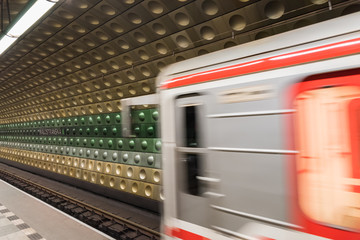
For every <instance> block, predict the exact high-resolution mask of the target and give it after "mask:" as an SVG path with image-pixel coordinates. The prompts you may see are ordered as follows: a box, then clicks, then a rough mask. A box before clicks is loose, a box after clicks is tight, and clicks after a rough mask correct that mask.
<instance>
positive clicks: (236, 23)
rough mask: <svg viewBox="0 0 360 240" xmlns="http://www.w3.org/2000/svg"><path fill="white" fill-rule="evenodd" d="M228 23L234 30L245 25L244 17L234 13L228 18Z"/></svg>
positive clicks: (238, 29) (239, 29)
mask: <svg viewBox="0 0 360 240" xmlns="http://www.w3.org/2000/svg"><path fill="white" fill-rule="evenodd" d="M229 25H230V27H231V28H232V29H233V30H234V31H241V30H243V29H244V28H245V26H246V21H245V18H244V17H243V16H241V15H234V16H232V17H230V19H229Z"/></svg>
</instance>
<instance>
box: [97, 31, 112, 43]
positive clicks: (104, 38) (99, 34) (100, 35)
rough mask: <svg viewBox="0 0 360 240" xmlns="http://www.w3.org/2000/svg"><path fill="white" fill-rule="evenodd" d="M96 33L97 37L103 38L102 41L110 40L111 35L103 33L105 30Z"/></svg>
mask: <svg viewBox="0 0 360 240" xmlns="http://www.w3.org/2000/svg"><path fill="white" fill-rule="evenodd" d="M95 35H96V37H97V38H99V39H100V40H102V41H107V40H109V37H108V36H107V35H106V34H105V33H103V32H100V31H97V32H96V33H95Z"/></svg>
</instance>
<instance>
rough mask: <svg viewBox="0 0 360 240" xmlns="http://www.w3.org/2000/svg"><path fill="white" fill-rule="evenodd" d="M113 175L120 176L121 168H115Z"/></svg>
mask: <svg viewBox="0 0 360 240" xmlns="http://www.w3.org/2000/svg"><path fill="white" fill-rule="evenodd" d="M115 173H116V174H117V175H121V166H117V167H116V170H115Z"/></svg>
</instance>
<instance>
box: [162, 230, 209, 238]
mask: <svg viewBox="0 0 360 240" xmlns="http://www.w3.org/2000/svg"><path fill="white" fill-rule="evenodd" d="M165 234H166V235H169V236H170V237H175V238H178V239H183V240H210V239H209V238H206V237H203V236H201V235H198V234H195V233H192V232H189V231H186V230H184V229H181V228H167V229H166V231H165Z"/></svg>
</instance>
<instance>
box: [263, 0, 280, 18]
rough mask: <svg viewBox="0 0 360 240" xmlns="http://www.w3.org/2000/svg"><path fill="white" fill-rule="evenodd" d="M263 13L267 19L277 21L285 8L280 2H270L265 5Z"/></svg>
mask: <svg viewBox="0 0 360 240" xmlns="http://www.w3.org/2000/svg"><path fill="white" fill-rule="evenodd" d="M264 12H265V16H266V17H267V18H269V19H278V18H280V17H282V15H284V12H285V7H284V5H283V4H282V3H281V2H280V1H271V2H268V3H267V4H266V6H265V9H264Z"/></svg>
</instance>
